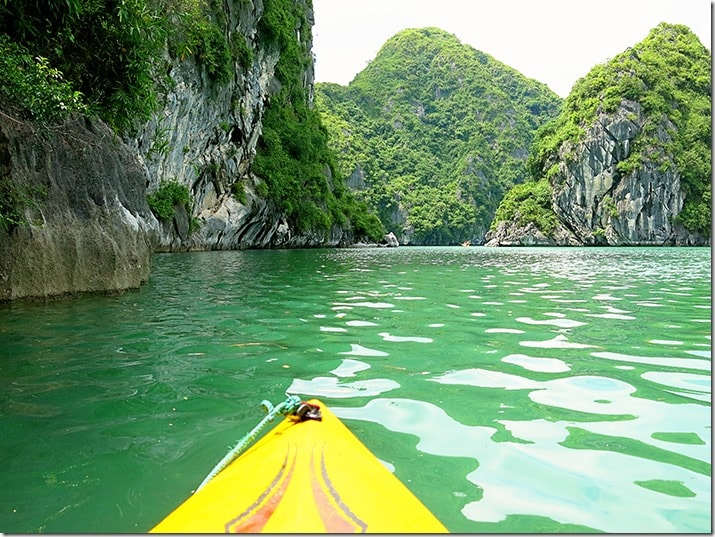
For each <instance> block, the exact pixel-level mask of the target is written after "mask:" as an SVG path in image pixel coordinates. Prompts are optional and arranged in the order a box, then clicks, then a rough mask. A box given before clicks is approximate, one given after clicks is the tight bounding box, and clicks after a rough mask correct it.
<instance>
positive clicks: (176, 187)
mask: <svg viewBox="0 0 715 537" xmlns="http://www.w3.org/2000/svg"><path fill="white" fill-rule="evenodd" d="M146 200H147V203H149V208H150V209H151V210H152V212H153V213H154V214H155V215H156V216H157V218H159V220H164V221H169V220H171V219H172V218H173V217H174V208H175V207H176V206H177V205H183V206H184V207H186V209H187V211H188V210H189V203H190V202H191V195H190V194H189V189H188V188H187V187H186V186H184V185H182V184H180V183H178V182H176V181H166V182H162V184H161V186H160V187H159V189H158V190H156V191H155V192H153V193H151V194H149V195H148V196H147V198H146Z"/></svg>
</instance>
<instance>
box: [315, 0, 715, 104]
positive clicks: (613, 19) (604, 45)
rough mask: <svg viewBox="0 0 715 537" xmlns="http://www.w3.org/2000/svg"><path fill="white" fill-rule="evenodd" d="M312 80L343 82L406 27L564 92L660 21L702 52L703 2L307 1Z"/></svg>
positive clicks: (708, 21) (706, 25) (705, 38)
mask: <svg viewBox="0 0 715 537" xmlns="http://www.w3.org/2000/svg"><path fill="white" fill-rule="evenodd" d="M313 9H314V13H315V25H314V26H313V52H314V54H315V57H316V60H315V80H316V82H336V83H338V84H342V85H347V84H348V83H349V82H350V81H351V80H352V79H353V78H354V77H355V75H356V74H357V73H359V72H360V71H362V70H363V69H364V68H365V67H366V66H367V64H368V62H370V61H371V60H373V59H374V58H375V56H376V55H377V52H378V51H379V50H380V48H381V47H382V45H383V44H384V43H385V41H387V40H388V39H389V38H390V37H392V36H393V35H395V34H396V33H397V32H399V31H400V30H404V29H405V28H422V27H425V26H436V27H437V28H441V29H442V30H445V31H447V32H449V33H452V34H454V35H456V36H457V38H458V39H459V40H460V41H462V43H465V44H468V45H471V46H472V47H474V48H475V49H477V50H480V51H482V52H486V53H487V54H489V55H491V56H493V57H494V58H495V59H497V60H499V61H500V62H502V63H505V64H506V65H508V66H510V67H513V68H514V69H516V70H518V71H520V72H521V73H522V74H523V75H525V76H527V77H529V78H534V79H536V80H538V81H540V82H543V83H545V84H546V85H548V86H549V87H550V88H551V89H552V90H553V91H554V92H555V93H557V94H558V95H559V96H561V97H566V96H567V95H568V93H569V92H570V90H571V87H572V86H573V84H574V82H576V80H578V79H579V78H580V77H582V76H584V75H586V74H587V73H588V72H589V71H590V70H591V68H592V67H593V66H595V65H596V64H598V63H601V62H603V61H606V60H607V59H609V58H611V57H613V56H615V55H616V54H618V53H619V52H622V51H624V50H625V49H626V48H628V47H630V46H633V45H635V44H636V43H638V42H639V41H642V40H643V39H644V38H645V37H646V36H647V35H648V32H649V31H650V30H651V29H653V28H654V27H655V26H657V25H658V24H659V23H660V22H669V23H674V24H685V25H686V26H688V27H689V28H690V29H691V30H692V31H693V32H694V33H695V34H696V35H697V36H698V37H699V38H700V41H701V43H702V44H703V45H705V46H706V47H707V48H708V49H709V50H712V46H711V27H712V12H711V2H710V0H590V1H586V0H313Z"/></svg>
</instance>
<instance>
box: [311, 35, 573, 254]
mask: <svg viewBox="0 0 715 537" xmlns="http://www.w3.org/2000/svg"><path fill="white" fill-rule="evenodd" d="M315 93H316V108H317V109H318V110H319V111H320V112H321V114H322V118H323V122H324V124H325V126H326V127H327V129H328V132H329V136H330V137H329V143H330V145H331V147H332V148H333V149H335V151H336V152H337V154H338V159H339V166H340V170H341V172H342V174H343V175H345V176H347V177H348V185H349V186H350V187H351V189H352V190H353V191H354V192H355V194H356V196H357V197H359V199H361V200H364V201H365V202H366V203H367V204H368V205H369V206H370V207H371V208H375V209H376V210H377V211H378V214H379V216H380V219H381V220H382V222H383V223H384V225H385V226H386V229H387V230H388V231H392V232H394V233H395V235H397V237H398V238H399V239H400V242H401V243H403V244H415V245H436V244H459V243H462V242H463V241H465V240H469V241H471V242H472V243H480V242H482V241H483V239H484V235H485V233H486V232H487V230H488V229H489V225H490V224H491V222H492V219H493V216H494V212H495V210H496V208H497V205H498V204H499V202H500V201H501V199H502V197H503V195H504V193H505V192H507V191H509V190H510V189H511V187H512V186H513V185H515V184H519V183H522V182H524V181H525V180H526V177H527V170H526V159H527V156H528V155H529V148H530V146H531V143H532V140H533V137H534V134H535V132H536V130H537V129H538V128H539V127H540V126H542V125H543V124H544V123H546V122H547V121H548V120H550V119H552V118H554V117H556V116H557V114H558V112H559V110H560V105H561V99H560V98H559V97H558V96H557V95H556V94H554V93H553V92H552V91H551V90H550V89H549V88H548V87H547V86H546V85H544V84H542V83H540V82H537V81H535V80H531V79H527V78H526V77H524V76H523V75H521V74H520V73H519V72H518V71H516V70H514V69H512V68H510V67H508V66H506V65H504V64H502V63H500V62H499V61H497V60H496V59H494V58H492V57H491V56H489V55H488V54H485V53H483V52H480V51H478V50H475V49H474V48H472V47H470V46H468V45H464V44H463V43H461V42H460V41H459V40H458V39H457V38H456V37H455V36H454V35H452V34H449V33H447V32H445V31H442V30H440V29H437V28H421V29H408V30H404V31H401V32H399V33H398V34H396V35H395V36H393V37H392V38H391V39H389V40H388V41H387V42H386V43H385V44H384V46H383V47H382V48H381V50H380V51H379V53H378V54H377V56H376V57H375V59H374V60H372V61H371V62H370V64H369V65H368V66H367V67H366V68H365V69H364V70H363V71H362V72H360V73H359V74H358V75H357V76H356V77H355V79H354V80H353V81H352V82H351V83H350V84H349V85H348V86H347V87H345V86H339V85H336V84H328V83H318V84H316V92H315Z"/></svg>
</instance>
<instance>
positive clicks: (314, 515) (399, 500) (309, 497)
mask: <svg viewBox="0 0 715 537" xmlns="http://www.w3.org/2000/svg"><path fill="white" fill-rule="evenodd" d="M311 405H314V406H317V407H318V408H319V412H320V415H321V417H320V418H319V419H305V417H304V416H298V415H296V414H291V415H288V416H287V417H286V418H285V419H284V420H283V421H282V422H281V423H279V424H278V425H277V426H276V427H275V428H274V429H273V430H272V431H270V432H269V433H267V434H266V435H265V436H264V437H263V438H262V439H261V440H260V441H259V442H257V443H256V444H255V445H254V446H253V447H251V448H250V449H248V450H247V451H246V452H245V453H243V454H242V455H241V456H239V457H238V458H237V459H235V460H234V461H233V462H230V463H229V464H228V465H227V466H226V467H225V468H223V469H222V470H221V471H220V472H218V473H217V475H216V476H215V477H213V478H207V481H206V482H205V484H202V485H205V486H201V487H199V489H198V490H197V491H196V492H195V493H194V494H193V495H192V496H191V497H189V498H188V499H187V500H186V501H185V502H184V503H182V504H181V505H180V506H179V507H177V508H176V509H175V510H174V511H173V512H172V513H171V514H169V515H168V516H167V517H166V518H165V519H164V520H162V521H161V522H160V523H159V524H157V525H156V526H155V527H154V528H153V529H152V530H151V532H152V533H158V532H168V533H203V532H211V533H215V532H222V533H223V532H228V533H243V532H245V533H259V532H263V533H323V532H327V533H366V532H379V533H443V532H447V529H446V528H445V527H444V526H443V525H442V523H440V522H439V520H437V518H435V516H434V515H433V514H432V513H431V512H430V511H429V510H428V509H427V508H426V507H425V506H424V505H423V504H422V503H421V502H420V501H419V500H418V499H417V498H416V497H415V496H414V495H413V494H412V493H411V492H410V491H409V490H408V489H407V488H406V487H405V486H404V485H403V484H402V483H401V482H400V481H399V480H398V479H397V478H396V477H395V476H394V475H393V474H392V473H390V471H389V470H387V468H385V467H384V466H383V465H382V463H380V461H379V460H378V459H377V458H376V457H375V456H374V455H373V454H372V453H371V452H370V451H369V450H368V449H367V448H366V447H365V446H364V445H363V444H362V443H361V442H360V441H359V440H358V439H357V438H356V437H355V435H353V434H352V433H351V432H350V431H349V430H348V428H347V427H345V425H343V424H342V423H341V422H340V420H339V419H338V418H337V417H336V416H335V415H334V414H333V413H332V412H331V411H330V410H328V409H327V408H326V407H325V406H324V405H323V404H322V403H320V402H319V401H317V400H315V399H313V400H311V401H308V403H302V404H301V407H303V406H311ZM303 413H304V412H303Z"/></svg>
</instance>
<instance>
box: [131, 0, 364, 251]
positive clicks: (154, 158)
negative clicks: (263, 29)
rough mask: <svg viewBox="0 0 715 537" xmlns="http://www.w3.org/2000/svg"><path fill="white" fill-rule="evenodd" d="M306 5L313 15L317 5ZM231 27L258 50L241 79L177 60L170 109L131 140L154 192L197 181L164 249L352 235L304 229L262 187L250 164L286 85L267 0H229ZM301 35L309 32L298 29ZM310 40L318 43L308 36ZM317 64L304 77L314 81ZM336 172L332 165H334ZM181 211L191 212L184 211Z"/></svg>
mask: <svg viewBox="0 0 715 537" xmlns="http://www.w3.org/2000/svg"><path fill="white" fill-rule="evenodd" d="M298 3H299V4H302V5H303V9H304V10H305V13H306V14H307V18H308V21H309V23H310V24H311V25H312V23H313V12H312V8H310V7H309V6H308V5H307V3H305V2H298ZM225 5H226V9H227V19H228V27H229V31H230V32H231V33H232V34H234V39H240V37H236V36H243V38H244V39H245V40H246V43H247V45H248V46H249V47H250V48H251V50H252V51H253V61H252V63H251V65H250V67H248V69H246V68H244V67H242V66H240V65H238V64H237V65H235V66H234V69H233V73H234V77H233V80H231V81H229V82H228V83H227V84H223V85H220V86H219V85H216V84H215V83H213V82H212V81H211V80H210V79H209V77H208V76H207V75H206V73H205V71H204V70H203V69H202V68H201V67H200V66H198V65H197V64H196V63H195V62H193V61H190V60H188V61H187V60H182V61H178V60H174V61H173V62H172V67H171V70H170V72H169V77H170V78H171V80H172V84H171V87H172V90H171V91H170V93H169V94H168V96H167V99H166V103H165V105H164V108H163V110H161V111H160V112H159V113H158V114H157V115H156V117H155V119H154V120H153V121H152V122H150V123H149V124H148V125H146V128H145V129H144V130H143V132H142V133H141V134H140V135H139V136H138V137H137V138H135V139H132V140H128V144H129V145H130V146H131V147H132V148H133V149H134V150H135V151H136V153H137V155H138V157H139V159H140V160H141V162H142V163H143V165H144V167H145V172H146V175H147V178H148V192H152V191H153V190H155V189H157V188H159V186H160V184H161V183H162V182H163V181H177V182H179V183H182V184H184V185H185V186H187V187H188V188H189V191H190V193H191V199H192V207H191V209H190V214H189V215H188V218H189V220H191V219H194V224H195V226H194V227H195V230H194V231H193V232H192V233H188V232H187V231H186V230H185V229H183V228H184V227H185V226H182V225H181V222H179V221H178V220H177V218H175V220H174V222H170V223H162V226H161V233H160V238H159V245H158V250H159V251H186V250H227V249H241V248H274V247H311V246H338V245H345V244H348V243H350V242H351V240H352V237H351V236H350V235H349V234H348V233H347V232H346V231H345V230H343V229H340V228H335V229H332V230H331V232H330V233H329V236H328V237H327V238H326V237H325V236H324V235H323V234H320V235H315V236H313V235H310V234H303V235H300V234H296V233H295V232H294V230H292V229H290V228H289V226H288V223H287V222H286V220H285V219H284V217H283V215H282V214H280V213H279V212H278V211H276V210H275V208H274V206H273V205H272V203H270V202H269V201H267V200H266V199H265V198H262V197H261V196H260V195H259V194H258V193H257V187H259V183H260V180H259V179H258V178H256V177H254V176H252V175H251V174H250V172H249V168H250V165H251V163H252V161H253V158H254V156H255V153H256V144H257V142H258V139H259V137H260V135H261V126H262V118H263V114H264V111H265V108H266V105H267V103H269V102H270V99H271V97H272V96H273V95H275V94H276V93H277V92H278V91H279V90H280V87H281V84H280V81H279V80H278V79H277V78H276V77H275V76H274V74H275V67H276V64H277V63H278V60H279V57H280V56H279V51H278V50H277V49H275V48H274V47H271V46H268V45H266V44H264V43H262V42H261V41H260V39H259V35H258V23H259V21H260V19H261V17H262V15H263V2H262V1H261V0H254V2H242V1H240V0H229V1H227V2H225ZM296 32H297V33H296V39H301V36H300V35H299V32H298V31H296ZM307 46H308V48H310V47H312V43H311V42H307ZM313 80H314V74H313V64H312V62H310V63H309V67H308V69H307V70H306V72H305V74H304V77H303V84H304V87H305V88H306V90H307V92H308V94H309V95H312V88H313ZM326 174H329V170H326ZM177 216H179V218H181V217H182V216H183V215H181V214H179V215H177Z"/></svg>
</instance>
